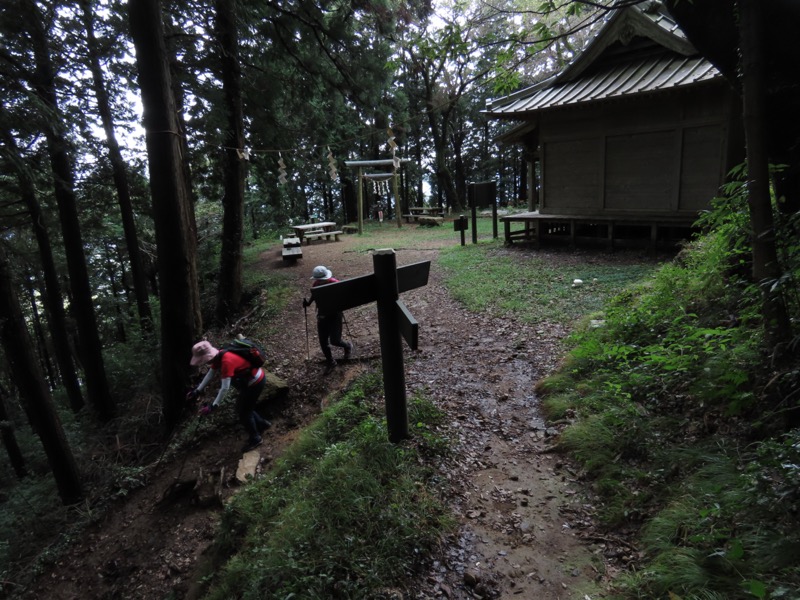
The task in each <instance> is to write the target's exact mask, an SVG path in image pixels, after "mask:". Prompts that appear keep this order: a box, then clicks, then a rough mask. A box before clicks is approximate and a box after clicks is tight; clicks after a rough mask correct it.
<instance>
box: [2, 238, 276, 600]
mask: <svg viewBox="0 0 800 600" xmlns="http://www.w3.org/2000/svg"><path fill="white" fill-rule="evenodd" d="M274 244H275V239H274V238H269V239H267V238H264V239H262V240H259V241H258V242H257V243H252V244H249V245H247V247H246V248H245V278H244V286H243V287H244V289H243V294H244V295H245V296H246V297H247V299H248V300H247V301H248V303H249V304H250V306H252V307H253V308H252V309H251V310H252V311H253V318H251V319H250V320H248V321H246V323H253V324H254V325H253V329H252V330H248V331H246V332H245V333H247V334H248V335H249V336H251V337H254V338H255V339H264V338H266V336H267V334H268V333H269V328H271V327H277V326H278V325H277V324H276V322H275V319H274V318H273V317H274V316H275V315H277V314H279V312H280V311H281V310H282V309H283V307H284V306H285V303H286V302H287V301H288V298H289V289H290V288H289V286H288V284H287V281H286V278H285V276H282V275H280V274H275V273H273V272H265V270H264V269H258V268H255V267H254V263H256V262H257V261H258V260H260V259H261V254H262V253H263V252H264V251H265V250H266V249H267V248H270V247H274ZM207 288H211V290H209V292H211V291H213V288H215V284H214V283H212V282H209V283H208V284H207ZM213 296H214V294H213V293H208V294H206V295H204V304H205V305H207V306H205V307H204V310H205V311H206V312H208V314H211V313H212V311H213V308H214V304H213ZM153 311H154V314H155V315H156V316H158V314H159V306H158V303H157V302H154V303H153ZM125 327H126V328H127V331H128V336H127V341H126V342H125V343H119V344H116V345H114V346H110V347H108V348H106V349H104V352H103V356H104V359H105V366H106V373H107V375H108V379H109V385H110V387H111V389H113V390H115V395H116V397H117V402H118V413H119V416H118V417H117V418H116V419H114V420H113V421H112V422H111V423H108V424H106V425H98V424H97V423H96V421H95V420H94V419H93V418H92V417H91V415H89V414H87V411H83V412H82V413H80V414H78V415H75V414H74V413H73V412H72V411H71V410H69V409H68V402H67V400H66V397H65V394H64V392H63V390H62V389H60V388H59V389H57V390H55V392H54V404H55V407H56V410H57V411H58V415H59V418H60V420H61V423H62V426H63V428H64V433H65V436H66V438H67V441H68V443H69V446H70V448H71V449H72V452H73V454H74V456H75V460H76V462H77V464H78V470H79V471H80V473H81V476H82V481H83V484H84V486H85V489H86V495H87V500H86V501H84V502H83V503H80V504H77V505H74V506H64V505H62V504H61V503H60V502H59V501H58V493H57V491H56V486H55V484H54V481H53V477H52V474H51V472H50V467H49V465H48V464H47V459H46V456H45V454H44V451H43V448H42V444H41V441H40V440H39V438H38V437H36V435H35V434H34V433H33V432H32V431H31V430H30V428H28V427H23V426H19V425H14V424H20V423H24V422H25V417H24V415H23V414H22V411H21V409H20V407H19V405H18V404H17V403H11V402H9V403H7V407H8V410H9V414H8V416H7V419H6V420H4V421H1V422H0V428H2V427H7V428H9V429H13V431H14V434H15V437H16V441H17V443H18V444H19V447H20V451H21V453H22V455H23V456H24V457H25V459H26V468H27V474H26V476H25V477H24V478H22V479H17V478H16V476H15V474H14V472H13V471H12V470H11V468H10V465H9V464H8V461H5V462H0V489H2V490H3V491H2V493H1V495H0V497H1V498H2V501H3V510H1V511H0V581H2V584H0V594H2V593H4V592H6V591H7V590H12V592H13V590H15V589H17V588H19V589H22V588H23V587H24V584H25V582H26V581H27V579H29V578H30V577H32V576H35V575H36V574H38V573H39V572H40V571H42V570H44V569H46V568H48V567H49V566H50V565H52V564H53V563H54V562H56V561H57V560H58V559H59V556H60V554H61V553H62V552H67V551H69V547H70V543H71V541H72V540H73V539H74V538H76V537H77V536H78V534H79V533H80V531H81V529H82V528H83V527H85V526H86V525H88V524H91V523H93V522H96V521H97V520H99V519H101V518H102V517H103V515H104V514H105V511H106V510H107V509H108V508H109V507H110V506H112V505H113V502H114V501H115V500H117V499H119V498H123V497H125V496H127V495H128V494H129V493H130V492H131V491H133V490H135V489H137V488H141V487H143V486H144V485H146V484H147V481H148V477H149V472H150V468H151V467H152V466H153V465H154V464H157V463H159V462H163V461H168V460H170V459H171V458H172V457H174V456H175V455H177V454H178V453H180V452H182V451H185V448H184V446H185V445H187V444H188V443H191V442H192V441H193V440H194V436H196V435H202V434H203V430H204V429H205V428H208V427H211V425H209V424H208V423H201V424H199V426H197V425H196V426H193V427H192V428H191V430H189V428H182V429H178V430H176V432H175V433H174V434H173V435H172V437H171V438H170V439H169V440H168V441H167V442H166V445H165V440H164V432H163V427H162V417H161V402H160V399H159V398H158V396H157V392H155V391H154V390H157V389H158V380H157V376H158V373H159V367H158V352H156V351H154V342H153V340H152V338H151V337H150V336H149V335H148V334H145V333H143V332H142V331H141V330H140V329H139V328H138V321H137V320H136V319H134V318H131V319H130V320H129V321H128V322H126V323H125ZM234 333H238V331H237V332H229V331H224V332H215V334H216V335H220V336H232V335H233V334H234ZM214 341H218V342H224V341H226V337H221V338H220V339H218V340H217V339H215V340H214Z"/></svg>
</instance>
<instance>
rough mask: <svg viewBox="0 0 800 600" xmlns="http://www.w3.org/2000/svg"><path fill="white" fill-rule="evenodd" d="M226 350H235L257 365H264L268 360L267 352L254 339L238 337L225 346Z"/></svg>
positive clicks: (235, 352) (224, 349) (234, 351)
mask: <svg viewBox="0 0 800 600" xmlns="http://www.w3.org/2000/svg"><path fill="white" fill-rule="evenodd" d="M223 351H225V352H233V353H234V354H238V355H239V356H241V357H242V358H245V359H247V360H248V361H249V362H250V364H251V365H252V366H253V367H254V368H255V367H263V366H264V363H265V362H266V361H267V354H266V352H264V349H263V348H262V347H261V346H260V345H259V344H258V342H254V341H253V340H249V339H247V338H237V339H235V340H233V341H232V342H231V343H230V344H228V345H227V346H225V347H224V348H223Z"/></svg>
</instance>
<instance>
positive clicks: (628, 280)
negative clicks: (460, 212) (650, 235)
mask: <svg viewBox="0 0 800 600" xmlns="http://www.w3.org/2000/svg"><path fill="white" fill-rule="evenodd" d="M439 264H440V266H441V267H442V268H443V269H444V271H445V282H446V284H447V286H448V288H449V289H450V291H451V293H452V294H453V296H454V297H455V298H456V299H457V300H459V301H460V302H461V303H462V304H464V305H465V306H466V307H467V308H468V309H470V310H473V311H476V312H481V311H486V312H489V313H491V314H494V315H500V316H512V317H515V318H518V319H520V320H522V321H524V322H527V323H538V322H551V323H562V324H565V325H566V324H570V323H573V322H575V321H576V320H579V319H582V318H584V317H586V316H587V315H590V314H592V313H594V312H596V311H599V310H601V309H602V308H603V307H604V306H605V303H606V302H607V301H608V300H609V299H610V298H611V297H613V296H615V295H616V294H618V293H619V291H620V290H621V289H622V288H624V287H625V286H627V285H630V284H632V283H634V282H637V281H641V280H645V279H647V278H648V277H650V276H651V275H652V274H653V273H654V272H655V270H656V268H657V264H656V263H654V262H652V261H642V262H641V263H637V264H619V265H614V264H603V263H602V262H592V263H582V264H574V265H570V266H564V265H563V261H558V264H556V263H554V262H553V261H552V260H549V259H548V256H547V255H543V254H540V253H537V252H525V253H523V252H518V253H514V254H510V253H508V252H505V251H504V250H503V247H502V242H501V241H499V240H492V241H486V242H483V243H479V244H470V245H467V246H464V247H461V246H457V247H452V248H446V249H444V250H443V251H442V253H441V255H440V259H439ZM576 279H580V280H581V281H583V284H581V285H576V286H574V285H573V282H574V280H576Z"/></svg>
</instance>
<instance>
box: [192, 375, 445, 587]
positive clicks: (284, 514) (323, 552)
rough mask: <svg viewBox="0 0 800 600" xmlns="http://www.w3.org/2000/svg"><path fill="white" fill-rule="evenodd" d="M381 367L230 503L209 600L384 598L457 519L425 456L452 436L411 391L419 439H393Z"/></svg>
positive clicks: (400, 584) (439, 449) (411, 412)
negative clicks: (387, 420) (441, 431)
mask: <svg viewBox="0 0 800 600" xmlns="http://www.w3.org/2000/svg"><path fill="white" fill-rule="evenodd" d="M380 389H381V388H380V379H379V377H378V375H377V374H371V375H367V376H365V377H363V378H361V379H360V380H358V381H357V382H356V383H355V384H354V385H353V386H352V387H351V389H350V390H349V391H347V392H346V393H345V394H344V395H343V396H342V398H341V399H340V400H339V401H338V402H336V403H334V404H333V405H332V406H331V407H329V408H328V409H327V410H326V411H325V412H324V413H323V415H322V416H321V417H320V418H319V419H318V420H317V421H316V422H315V423H314V424H313V425H312V426H311V427H310V428H308V429H307V430H305V431H304V432H303V434H302V436H301V437H300V438H299V440H298V441H297V442H296V443H295V444H294V445H293V446H292V447H291V448H289V449H288V450H287V451H286V452H285V454H284V455H283V457H282V458H281V459H280V460H279V461H278V462H277V464H276V465H275V467H274V468H273V470H272V471H271V472H270V473H269V474H268V475H267V476H266V477H263V478H261V479H259V480H258V481H255V482H253V483H252V484H251V485H249V486H248V487H247V488H246V489H245V490H243V491H242V492H241V493H240V494H238V495H237V496H236V497H235V498H234V500H233V501H232V502H231V503H230V504H229V505H228V507H227V508H226V510H225V513H224V516H223V520H222V525H221V532H220V534H219V537H218V539H217V541H216V544H215V556H216V557H218V558H217V560H218V561H219V564H216V565H215V566H214V568H213V576H209V577H208V580H207V583H208V584H209V589H208V593H207V595H206V596H205V597H206V598H209V599H223V598H224V599H227V598H243V599H247V598H254V599H255V598H259V599H260V598H266V597H270V598H320V599H321V598H334V597H337V598H377V597H381V592H382V590H385V589H388V588H397V587H400V588H402V587H403V585H404V582H406V581H407V579H408V577H409V575H411V574H412V573H413V572H415V570H416V569H417V568H418V567H419V566H420V564H421V562H422V561H423V560H424V557H425V556H426V555H427V553H428V551H429V550H430V549H431V548H432V547H433V546H434V545H435V544H436V543H437V541H438V539H439V536H440V535H441V534H442V533H443V532H444V531H446V530H447V529H448V528H449V527H450V526H451V525H452V523H451V518H450V516H449V514H448V511H447V510H446V508H445V506H444V505H443V504H442V503H441V502H440V499H439V493H440V492H442V489H443V486H444V483H443V482H442V481H441V480H439V479H438V478H437V476H436V475H435V474H434V473H433V472H432V471H430V470H428V469H427V468H425V467H424V466H422V464H423V462H422V461H421V460H420V455H421V454H428V453H434V454H436V453H441V452H443V451H446V448H447V446H448V444H447V442H446V440H444V439H443V438H442V437H441V436H440V435H439V434H438V433H437V430H438V425H439V421H440V420H441V418H442V415H441V414H440V413H439V412H438V410H437V409H436V408H435V407H434V406H433V405H432V404H431V403H429V402H427V401H426V400H424V399H423V398H420V397H415V398H413V399H412V400H411V402H410V406H409V416H410V422H411V423H414V424H415V426H414V428H413V429H414V439H413V441H409V442H407V443H404V444H402V445H397V444H391V443H389V442H388V440H387V435H386V427H385V424H384V423H383V418H382V416H381V415H382V413H383V408H382V406H381V402H380V401H379V400H380Z"/></svg>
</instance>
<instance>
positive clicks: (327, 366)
mask: <svg viewBox="0 0 800 600" xmlns="http://www.w3.org/2000/svg"><path fill="white" fill-rule="evenodd" d="M335 366H336V361H335V360H333V359H330V360H326V361H325V373H326V374H327V373H330V372H331V371H333V368H334V367H335Z"/></svg>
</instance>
